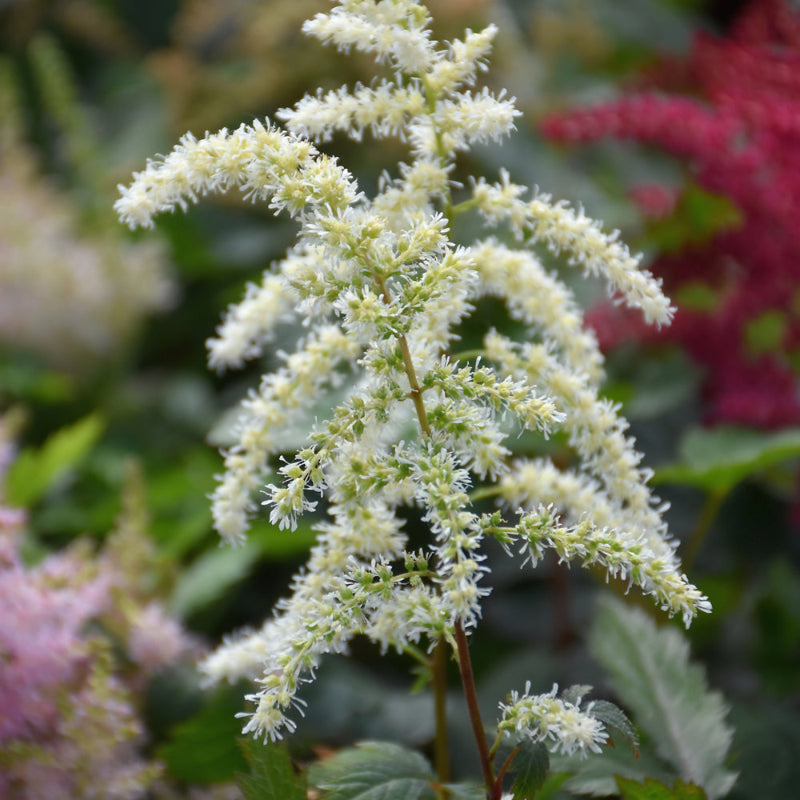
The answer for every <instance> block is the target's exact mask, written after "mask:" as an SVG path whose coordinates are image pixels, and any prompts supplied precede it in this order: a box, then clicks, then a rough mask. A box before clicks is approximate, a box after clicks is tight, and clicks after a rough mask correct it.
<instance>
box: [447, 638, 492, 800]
mask: <svg viewBox="0 0 800 800" xmlns="http://www.w3.org/2000/svg"><path fill="white" fill-rule="evenodd" d="M455 636H456V648H457V654H458V669H459V671H460V672H461V683H462V685H463V687H464V697H465V698H466V700H467V710H468V711H469V720H470V722H471V723H472V733H473V734H474V736H475V743H476V744H477V745H478V755H479V757H480V762H481V772H483V782H484V783H485V784H486V791H487V797H492V796H493V792H494V790H495V779H494V767H493V765H492V756H491V753H490V752H489V743H488V742H487V741H486V731H485V729H484V727H483V720H481V712H480V709H479V708H478V693H477V691H476V689H475V675H474V674H473V672H472V659H471V658H470V655H469V643H468V642H467V634H466V633H465V632H464V628H463V627H462V625H461V623H460V622H456V624H455Z"/></svg>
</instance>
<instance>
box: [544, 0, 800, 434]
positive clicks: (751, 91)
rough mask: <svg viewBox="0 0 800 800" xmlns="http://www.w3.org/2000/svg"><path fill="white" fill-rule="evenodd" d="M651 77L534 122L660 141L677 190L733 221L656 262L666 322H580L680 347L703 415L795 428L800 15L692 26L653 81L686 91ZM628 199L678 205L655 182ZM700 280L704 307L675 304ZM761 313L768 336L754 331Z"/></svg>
mask: <svg viewBox="0 0 800 800" xmlns="http://www.w3.org/2000/svg"><path fill="white" fill-rule="evenodd" d="M671 58H672V59H673V60H674V57H671ZM659 74H663V75H666V74H667V71H666V70H659V69H657V68H656V69H655V70H651V71H650V72H649V73H648V81H647V82H648V85H649V86H652V87H653V89H651V90H649V91H646V92H637V93H636V94H630V95H627V96H624V97H622V98H620V99H617V100H615V101H612V102H608V103H604V104H603V105H600V106H597V107H594V108H589V109H578V110H572V111H569V112H564V113H558V114H553V115H550V116H549V117H547V118H545V120H544V121H543V123H542V130H543V132H544V134H545V135H546V136H547V137H549V138H551V139H553V140H556V141H559V142H564V143H577V142H589V141H595V140H598V139H601V138H606V137H611V138H616V139H621V140H632V141H636V142H639V143H642V144H646V145H651V146H654V147H658V148H660V149H662V150H664V151H666V152H667V153H669V154H671V155H673V156H676V157H678V158H679V159H681V160H682V161H684V162H685V164H686V167H687V173H688V176H689V180H688V181H687V187H688V186H690V185H691V184H693V185H694V186H695V187H696V186H699V187H701V189H703V190H705V191H706V192H712V193H714V194H717V195H722V196H724V197H725V198H727V199H728V200H730V201H731V202H732V203H733V204H734V206H735V207H736V209H737V210H738V213H739V217H740V219H739V222H738V223H737V224H735V225H733V226H730V225H729V226H727V227H724V228H722V229H718V230H717V231H716V232H715V233H713V234H711V235H710V236H708V237H706V241H703V242H697V241H691V242H687V243H685V244H684V245H683V246H681V247H680V248H679V249H678V250H677V251H675V252H668V253H662V254H660V255H659V256H658V257H657V258H656V260H655V262H654V264H653V265H652V267H651V269H652V271H653V272H654V273H655V274H656V275H659V276H660V277H662V278H663V280H664V285H665V288H666V290H667V291H668V292H669V293H670V294H672V295H673V296H675V297H677V298H678V305H679V310H678V312H677V314H676V316H675V320H674V322H673V324H672V326H670V327H669V328H665V329H662V330H660V331H656V330H649V329H646V328H645V326H643V325H641V324H640V323H639V322H638V321H636V320H635V318H634V317H633V316H632V315H629V314H627V313H626V312H625V311H623V310H622V309H621V308H618V307H616V306H614V305H612V304H604V305H602V306H601V307H598V308H596V309H594V310H593V311H592V312H591V314H590V320H591V321H592V324H593V325H594V326H595V327H596V329H597V331H598V336H599V338H600V341H601V344H602V345H603V346H604V347H607V348H608V347H613V346H614V345H616V344H619V343H621V342H622V341H624V340H628V339H631V338H635V339H638V340H641V341H650V342H652V341H670V342H677V343H679V344H680V345H681V346H682V347H684V348H685V350H686V351H687V352H688V353H689V354H690V355H691V357H692V358H693V359H694V360H695V361H697V362H698V363H699V364H701V365H702V366H703V367H704V368H705V370H706V375H707V379H706V383H705V387H704V392H705V398H706V401H707V418H708V420H709V421H712V422H735V423H743V424H754V425H759V426H763V427H781V426H785V425H793V424H798V423H800V392H798V381H797V375H796V373H795V371H794V370H793V369H792V365H791V361H792V358H793V357H796V356H797V355H798V354H800V229H799V228H798V220H800V12H798V11H795V10H794V9H793V8H792V7H791V6H790V5H789V3H788V2H786V0H756V2H753V3H752V4H750V6H748V7H747V8H746V9H745V10H744V12H743V13H742V14H741V15H740V16H739V17H738V18H737V19H736V20H735V22H734V23H733V25H732V27H731V30H730V32H729V34H728V35H727V36H726V37H724V38H721V37H714V36H711V35H708V34H698V35H697V36H696V38H695V40H694V42H693V45H692V48H691V52H690V53H689V55H688V57H687V58H686V59H685V61H684V62H683V63H682V64H681V65H679V69H678V70H677V71H676V70H673V71H672V78H671V79H668V80H667V81H664V82H662V83H661V87H664V86H665V85H666V86H668V87H670V88H672V87H674V86H675V85H676V82H675V79H674V75H675V74H680V76H681V81H680V83H681V85H683V84H684V83H685V84H686V85H687V90H686V92H685V93H681V94H678V93H676V92H675V91H674V89H673V90H672V91H671V92H669V93H666V92H665V91H663V88H662V91H661V92H658V91H656V89H658V88H660V87H659V86H656V85H654V81H656V80H657V77H654V76H658V75H659ZM683 191H684V194H685V192H686V191H689V189H684V190H683ZM631 194H632V196H633V199H634V200H635V201H636V202H637V203H638V204H639V206H640V208H641V210H642V212H643V213H644V215H645V216H646V217H648V218H650V219H663V218H664V217H665V215H666V216H669V215H670V213H671V212H672V209H673V208H677V207H678V206H679V205H680V197H678V198H675V197H674V196H672V195H671V194H670V190H669V189H667V188H665V187H658V186H645V187H635V188H634V189H633V190H632V192H631ZM696 284H702V285H704V286H706V287H708V288H711V289H713V292H714V294H715V296H716V302H715V303H714V304H713V307H712V308H705V307H703V308H692V307H683V308H681V307H680V305H681V303H680V298H681V295H682V289H685V288H686V287H687V286H689V285H696ZM766 318H769V320H770V321H771V323H772V328H771V331H772V332H771V334H770V336H769V337H768V341H767V342H766V344H765V343H764V341H760V340H759V337H758V335H756V336H754V335H753V334H754V332H755V331H757V330H758V329H759V323H760V322H763V320H765V319H766ZM762 339H763V337H762ZM795 363H797V362H796V359H795Z"/></svg>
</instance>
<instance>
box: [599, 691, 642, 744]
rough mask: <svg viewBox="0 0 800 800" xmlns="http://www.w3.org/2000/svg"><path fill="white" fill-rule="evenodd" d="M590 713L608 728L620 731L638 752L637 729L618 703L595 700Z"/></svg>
mask: <svg viewBox="0 0 800 800" xmlns="http://www.w3.org/2000/svg"><path fill="white" fill-rule="evenodd" d="M590 713H591V715H592V716H593V717H596V718H597V719H599V720H600V722H602V723H603V724H604V725H605V726H606V728H612V729H614V730H617V731H619V732H620V733H621V734H622V735H623V736H624V737H625V739H627V740H628V744H630V746H631V747H632V748H633V750H634V752H638V750H639V737H638V736H637V735H636V729H635V728H634V727H633V725H632V724H631V721H630V720H629V719H628V716H627V715H626V714H625V712H624V711H623V710H622V709H621V708H620V707H619V706H618V705H615V704H614V703H610V702H609V701H608V700H595V701H594V703H592V710H591V712H590Z"/></svg>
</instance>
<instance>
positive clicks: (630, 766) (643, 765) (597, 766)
mask: <svg viewBox="0 0 800 800" xmlns="http://www.w3.org/2000/svg"><path fill="white" fill-rule="evenodd" d="M550 769H551V770H552V771H553V772H554V773H567V774H568V780H567V782H566V783H565V784H564V790H565V791H567V792H569V793H570V794H574V795H591V796H593V797H607V796H609V795H614V794H616V793H617V788H616V786H617V785H616V783H615V781H614V778H615V776H617V775H622V776H624V777H626V778H633V779H635V780H639V781H642V780H644V779H645V778H658V779H659V780H664V781H670V780H672V779H674V777H675V776H674V773H672V772H671V771H670V770H668V769H665V768H664V765H663V763H662V762H661V761H660V760H659V759H658V758H657V757H656V756H655V754H653V753H651V752H649V751H648V750H644V751H643V752H642V753H640V754H639V755H635V754H634V752H633V750H631V749H630V748H628V747H604V748H603V752H602V753H590V754H589V755H588V756H587V757H586V758H576V757H575V756H564V755H551V757H550ZM540 795H541V792H538V793H537V794H536V800H540Z"/></svg>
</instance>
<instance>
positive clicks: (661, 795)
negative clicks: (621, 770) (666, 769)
mask: <svg viewBox="0 0 800 800" xmlns="http://www.w3.org/2000/svg"><path fill="white" fill-rule="evenodd" d="M617 786H618V787H619V790H620V792H621V793H622V800H706V793H705V792H704V791H703V790H702V789H701V788H700V787H699V786H696V785H695V784H693V783H690V784H686V783H684V782H683V781H680V780H679V781H675V785H674V786H673V787H672V788H670V787H669V786H666V785H665V784H663V783H659V782H658V781H654V780H652V779H651V778H647V779H646V780H645V782H644V783H638V782H637V781H633V780H629V779H628V778H622V777H617Z"/></svg>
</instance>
